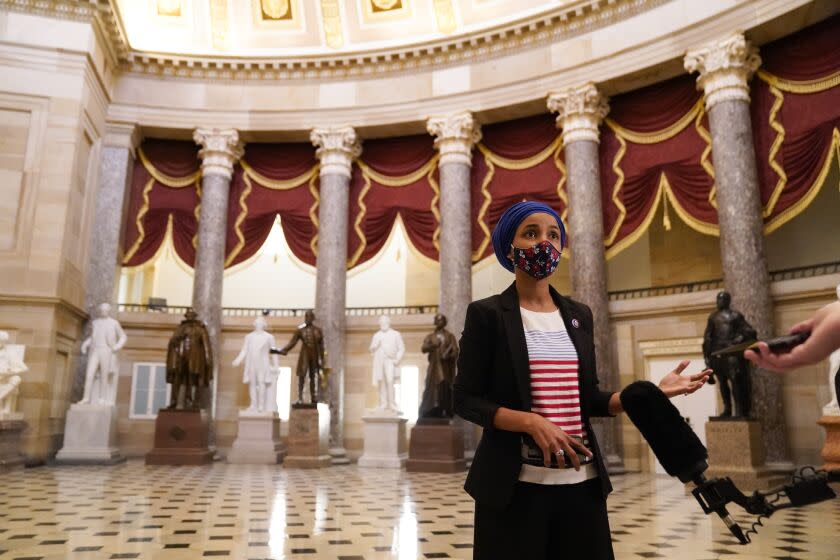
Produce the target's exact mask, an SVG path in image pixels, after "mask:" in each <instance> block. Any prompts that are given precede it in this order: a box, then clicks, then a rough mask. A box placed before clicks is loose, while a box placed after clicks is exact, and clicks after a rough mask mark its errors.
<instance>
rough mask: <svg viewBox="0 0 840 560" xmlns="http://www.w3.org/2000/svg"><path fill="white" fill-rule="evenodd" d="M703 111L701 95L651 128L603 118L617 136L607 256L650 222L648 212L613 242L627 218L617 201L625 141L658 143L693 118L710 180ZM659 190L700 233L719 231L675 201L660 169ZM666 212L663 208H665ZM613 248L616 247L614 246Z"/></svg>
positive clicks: (659, 195) (711, 201)
mask: <svg viewBox="0 0 840 560" xmlns="http://www.w3.org/2000/svg"><path fill="white" fill-rule="evenodd" d="M704 114H705V108H704V100H703V98H702V97H701V98H700V99H698V100H697V102H696V103H695V104H694V105H693V106H692V107H691V109H689V110H688V112H686V114H685V115H683V116H682V117H680V118H679V119H678V120H677V121H675V122H674V124H672V125H670V126H668V127H666V128H664V129H662V130H658V131H655V132H635V131H633V130H630V129H628V128H625V127H623V126H621V125H620V124H618V123H617V122H616V121H614V120H612V119H604V123H605V124H606V125H607V126H608V127H609V128H610V130H612V131H613V132H614V133H615V136H616V139H617V140H618V143H619V147H618V151H617V152H616V154H615V157H613V162H612V170H613V172H614V173H615V175H616V180H615V183H614V185H613V190H612V197H611V199H612V202H613V204H615V206H616V208H618V212H619V217H618V219H617V220H616V222H615V224H613V227H612V229H611V230H610V232H609V235H608V236H607V238H606V239H605V240H604V245H606V246H607V247H609V249H608V250H607V258H611V257H612V256H614V255H617V254H618V253H620V252H621V251H622V250H623V249H625V248H627V247H628V246H629V245H631V244H632V242H631V243H626V241H627V240H628V239H631V240H632V241H635V240H636V239H638V238H639V237H641V235H642V234H643V233H644V232H645V231H646V230H647V228H648V227H650V223H651V220H652V219H653V218H652V214H651V215H648V216H646V217H645V219H644V220H642V223H641V224H640V225H639V227H637V228H636V230H634V231H633V232H632V233H631V234H629V235H628V236H627V237H625V238H624V239H622V240H621V241H619V242H618V243H617V244H615V245H613V244H614V243H615V239H616V237H618V233H619V231H620V230H621V226H622V225H624V221H625V219H626V218H627V208H626V207H625V206H624V204H623V203H622V202H621V197H620V194H621V189H622V187H623V186H624V181H625V175H624V171H623V170H622V169H621V162H622V160H623V159H624V156H625V154H626V153H627V142H628V141H629V142H632V143H634V144H658V143H660V142H664V141H666V140H670V139H671V138H674V137H675V136H676V135H677V134H679V133H681V132H682V131H683V130H685V128H686V127H687V126H688V125H690V124H691V123H692V122H694V127H695V129H696V130H697V134H698V135H699V136H700V137H701V138H702V139H703V140H704V141H705V142H706V148H705V149H704V150H703V153H702V154H701V156H700V165H701V166H702V167H703V169H704V170H705V171H706V173H708V174H709V176H710V177H711V178H712V180H713V181H714V178H715V171H714V167H713V166H712V164H711V162H710V161H709V155H710V154H711V151H712V143H711V140H712V139H711V136H710V135H709V133H708V132H707V131H706V129H705V128H704V127H703V124H702V119H703V115H704ZM657 188H658V189H659V190H660V191H664V192H665V193H666V196H667V199H668V201H669V202H670V203H671V205H672V206H673V207H674V210H675V211H676V212H677V215H678V216H679V217H680V218H681V219H682V220H683V221H684V222H685V223H686V224H688V225H689V226H690V227H692V228H693V229H695V230H696V231H699V232H700V233H704V234H707V235H719V233H718V228H717V226H716V225H713V224H708V223H706V222H703V221H700V220H697V219H696V218H693V217H691V215H690V214H689V213H688V212H687V211H686V210H685V208H683V207H682V206H681V205H680V203H679V202H678V201H677V198H676V196H675V195H674V193H673V188H672V187H671V184H670V183H669V182H668V180H667V177H666V175H665V173H664V172H663V173H662V174H661V176H660V180H659V185H658V187H657ZM714 192H715V186H714V184H713V185H712V188H711V189H710V191H709V204H711V205H712V206H713V207H715V208H716V207H717V204H716V202H714ZM661 200H662V192H658V193H657V195H656V200H655V202H654V205H653V206H652V207H651V212H654V211H655V210H656V209H657V208H658V206H659V203H660V201H661ZM665 211H666V212H667V208H666V209H665ZM663 219H664V220H665V222H666V229H670V227H669V226H670V218H669V217H668V216H667V214H666V215H665V217H664V218H663ZM616 248H618V249H617V250H616Z"/></svg>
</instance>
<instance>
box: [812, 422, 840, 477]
mask: <svg viewBox="0 0 840 560" xmlns="http://www.w3.org/2000/svg"><path fill="white" fill-rule="evenodd" d="M817 424H819V425H820V426H822V427H823V428H825V445H823V448H822V453H821V455H822V458H823V461H825V464H824V465H823V467H822V468H824V469H826V470H828V469H840V416H823V417H822V418H820V419H819V420H817Z"/></svg>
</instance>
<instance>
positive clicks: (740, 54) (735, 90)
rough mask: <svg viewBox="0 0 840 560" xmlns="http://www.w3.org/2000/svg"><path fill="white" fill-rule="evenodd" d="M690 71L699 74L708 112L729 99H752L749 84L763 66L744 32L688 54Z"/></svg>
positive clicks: (698, 78) (687, 65)
mask: <svg viewBox="0 0 840 560" xmlns="http://www.w3.org/2000/svg"><path fill="white" fill-rule="evenodd" d="M683 63H684V65H685V69H686V70H687V71H688V72H698V73H699V74H700V76H698V77H697V86H698V88H700V87H702V88H703V92H704V93H705V95H706V109H711V108H712V107H713V106H714V105H716V104H717V103H720V102H721V101H726V100H728V99H739V100H741V101H747V102H749V100H750V88H749V85H748V83H747V82H749V80H750V78H751V77H752V75H753V73H754V72H755V71H756V70H757V69H758V67H759V66H760V65H761V57H760V56H758V49H756V48H755V47H754V46H752V45H751V44H750V43H749V42H748V41H747V40H746V39H745V38H744V35H743V33H736V34H734V35H730V36H729V37H727V38H725V39H723V40H720V41H717V42H716V43H712V44H710V45H706V46H705V47H702V48H699V49H694V50H691V51H688V53H687V54H686V55H685V60H684V61H683Z"/></svg>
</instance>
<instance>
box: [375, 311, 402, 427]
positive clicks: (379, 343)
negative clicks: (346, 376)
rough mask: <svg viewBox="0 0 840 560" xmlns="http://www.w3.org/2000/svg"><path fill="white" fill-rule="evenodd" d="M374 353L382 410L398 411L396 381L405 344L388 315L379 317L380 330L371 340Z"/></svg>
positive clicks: (378, 408) (376, 380)
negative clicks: (392, 326)
mask: <svg viewBox="0 0 840 560" xmlns="http://www.w3.org/2000/svg"><path fill="white" fill-rule="evenodd" d="M370 352H371V353H372V354H373V386H374V387H376V388H377V389H378V391H379V406H378V407H377V410H378V411H380V412H388V413H398V412H399V409H398V408H397V404H396V402H395V400H394V397H395V395H394V383H395V382H396V381H398V380H399V370H398V369H397V366H399V363H400V361H401V360H402V358H403V354H405V344H403V340H402V336H401V335H400V333H399V332H397V331H395V330H394V329H392V328H391V319H390V318H388V316H387V315H383V316H382V317H380V318H379V330H378V331H377V332H376V333H375V334H374V335H373V338H372V339H371V341H370Z"/></svg>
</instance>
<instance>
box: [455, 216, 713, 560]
mask: <svg viewBox="0 0 840 560" xmlns="http://www.w3.org/2000/svg"><path fill="white" fill-rule="evenodd" d="M492 239H493V250H494V251H495V253H496V258H497V259H498V260H499V264H501V265H502V266H503V267H504V268H506V269H507V270H509V271H511V272H513V273H514V274H515V280H514V283H513V284H511V286H510V287H509V288H507V289H506V290H505V291H504V292H502V293H501V294H499V295H495V296H492V297H489V298H486V299H483V300H479V301H474V302H472V303H471V304H470V305H469V307H468V308H467V316H466V321H465V324H464V332H463V335H462V337H461V352H460V355H459V358H458V374H457V376H456V378H455V411H456V413H457V414H458V415H460V416H461V417H463V418H465V419H466V420H469V421H471V422H474V423H476V424H478V425H480V426H482V427H483V428H484V430H483V433H482V436H481V442H480V443H479V445H478V448H477V449H476V452H475V456H474V458H473V462H472V467H471V468H470V472H469V475H468V476H467V481H466V484H465V489H466V490H467V492H468V493H469V494H470V495H471V496H472V497H473V498H474V499H475V501H476V504H475V524H474V533H475V542H474V547H473V555H474V558H476V559H480V560H486V559H497V558H498V559H506V560H508V559H511V558H529V559H548V558H586V559H587V560H602V559H612V558H613V557H614V556H613V550H612V543H611V539H610V526H609V520H608V519H607V506H606V498H607V495H608V494H609V493H610V491H611V490H612V486H611V485H610V479H609V475H608V474H607V470H606V468H605V466H604V457H603V455H602V453H601V451H600V449H599V447H598V440H597V438H596V435H595V432H594V431H593V430H592V425H591V422H590V419H591V418H592V417H597V416H613V415H615V414H618V413H619V412H622V407H621V401H620V399H619V395H618V393H614V392H611V391H603V390H601V389H600V388H599V386H598V377H597V375H596V370H595V343H594V338H593V321H592V312H591V311H590V309H589V307H587V306H586V305H584V304H583V303H580V302H577V301H574V300H573V299H571V298H569V297H566V296H563V295H560V294H559V293H558V292H557V290H555V289H554V288H553V287H552V286H551V285H550V283H549V280H550V277H551V275H552V274H553V273H554V271H555V270H556V269H557V266H558V265H559V263H560V255H561V253H562V251H563V250H564V249H565V246H566V229H565V226H564V225H563V221H562V220H561V219H560V216H559V215H558V214H557V212H556V211H555V210H554V209H553V208H551V207H550V206H548V205H546V204H542V203H539V202H520V203H517V204H514V205H513V206H511V207H510V208H508V209H507V211H506V212H505V213H504V214H503V215H502V217H501V218H500V219H499V222H498V223H497V224H496V227H495V228H494V230H493V237H492ZM687 364H688V362H683V363H681V364H680V366H679V367H678V368H677V369H675V370H674V371H673V372H671V373H670V374H668V375H667V376H666V377H665V379H663V381H662V383H661V384H660V389H662V390H663V391H664V392H665V394H666V395H668V396H674V395H678V394H687V393H692V392H694V391H696V390H697V389H699V388H700V387H701V386H702V385H703V384H704V383H705V381H706V379H707V378H708V375H709V371H708V370H707V371H704V372H702V373H699V374H697V375H694V376H686V377H681V376H680V375H679V374H680V372H681V371H682V370H683V369H684V368H685V367H686V365H687Z"/></svg>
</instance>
